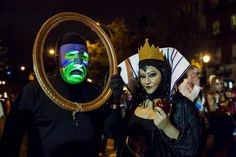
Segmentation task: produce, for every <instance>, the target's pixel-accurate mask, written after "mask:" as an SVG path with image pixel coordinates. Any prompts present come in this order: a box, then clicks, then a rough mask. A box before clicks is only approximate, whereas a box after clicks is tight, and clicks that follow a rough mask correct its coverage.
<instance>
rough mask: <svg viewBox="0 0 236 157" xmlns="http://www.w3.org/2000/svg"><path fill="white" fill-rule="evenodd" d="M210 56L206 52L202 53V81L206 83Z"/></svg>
mask: <svg viewBox="0 0 236 157" xmlns="http://www.w3.org/2000/svg"><path fill="white" fill-rule="evenodd" d="M210 60H211V57H210V55H208V54H205V55H203V57H202V61H203V77H204V78H203V79H204V81H205V82H204V83H207V77H208V63H209V62H210Z"/></svg>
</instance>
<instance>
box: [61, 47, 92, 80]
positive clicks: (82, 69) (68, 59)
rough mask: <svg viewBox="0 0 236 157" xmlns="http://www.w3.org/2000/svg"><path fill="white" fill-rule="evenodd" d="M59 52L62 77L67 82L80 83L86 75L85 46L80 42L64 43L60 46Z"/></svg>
mask: <svg viewBox="0 0 236 157" xmlns="http://www.w3.org/2000/svg"><path fill="white" fill-rule="evenodd" d="M59 53H60V74H61V76H62V79H63V80H64V81H65V82H67V83H69V84H78V83H81V82H82V81H83V80H84V79H85V78H86V76H87V67H88V59H89V56H88V50H87V47H86V46H85V45H81V44H65V45H62V46H61V47H60V52H59Z"/></svg>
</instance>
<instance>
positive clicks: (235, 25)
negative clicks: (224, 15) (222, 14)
mask: <svg viewBox="0 0 236 157" xmlns="http://www.w3.org/2000/svg"><path fill="white" fill-rule="evenodd" d="M230 23H231V29H232V30H236V14H233V15H231V16H230Z"/></svg>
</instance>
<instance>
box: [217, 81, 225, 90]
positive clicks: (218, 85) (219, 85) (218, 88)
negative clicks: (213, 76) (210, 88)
mask: <svg viewBox="0 0 236 157" xmlns="http://www.w3.org/2000/svg"><path fill="white" fill-rule="evenodd" d="M223 86H224V83H223V82H222V81H221V80H218V79H217V80H216V83H215V88H216V92H222V90H223Z"/></svg>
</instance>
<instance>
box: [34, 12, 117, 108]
mask: <svg viewBox="0 0 236 157" xmlns="http://www.w3.org/2000/svg"><path fill="white" fill-rule="evenodd" d="M65 21H79V22H81V23H82V24H85V25H86V26H87V27H90V28H91V30H92V31H94V32H95V33H96V34H97V35H98V36H99V38H100V39H101V40H102V43H103V44H104V46H105V48H106V51H107V56H108V60H109V77H108V81H107V83H106V85H105V88H104V89H103V91H102V93H101V94H100V95H99V97H97V98H96V99H95V100H93V101H90V102H87V103H78V102H72V101H70V100H68V99H66V98H64V97H63V96H62V95H60V94H59V93H58V92H57V91H56V90H55V89H54V88H53V86H52V85H51V83H50V82H49V80H48V78H47V75H46V73H45V70H44V64H43V51H44V44H45V40H46V38H47V36H48V34H49V33H50V31H51V30H53V29H54V28H55V27H56V26H58V25H59V24H60V23H62V22H65ZM32 57H33V68H34V72H35V75H36V77H37V80H38V82H39V84H40V86H41V87H42V89H43V91H44V92H45V93H46V94H47V96H48V97H49V98H50V99H51V100H52V101H54V102H55V103H56V104H57V105H59V106H61V107H62V108H64V109H66V110H69V111H80V112H86V111H91V110H94V109H96V108H98V107H100V106H101V105H103V104H104V103H105V102H106V101H107V100H108V99H109V97H110V96H111V89H109V87H108V85H109V83H110V78H111V76H112V75H113V74H116V73H117V60H116V56H115V52H114V48H113V46H112V43H111V41H110V39H109V37H108V36H107V34H106V33H105V31H104V30H103V29H102V28H101V27H100V26H99V25H97V23H96V22H95V21H93V20H92V19H90V18H88V17H86V16H84V15H82V14H79V13H75V12H62V13H58V14H56V15H54V16H52V17H51V18H49V19H48V20H47V21H46V22H45V23H44V24H43V25H42V27H41V28H40V30H39V32H38V34H37V36H36V38H35V41H34V46H33V56H32Z"/></svg>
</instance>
